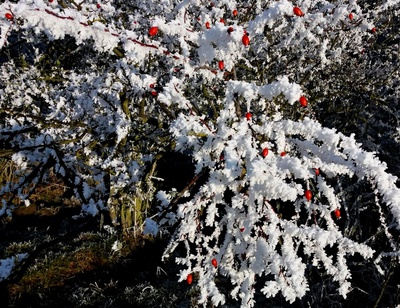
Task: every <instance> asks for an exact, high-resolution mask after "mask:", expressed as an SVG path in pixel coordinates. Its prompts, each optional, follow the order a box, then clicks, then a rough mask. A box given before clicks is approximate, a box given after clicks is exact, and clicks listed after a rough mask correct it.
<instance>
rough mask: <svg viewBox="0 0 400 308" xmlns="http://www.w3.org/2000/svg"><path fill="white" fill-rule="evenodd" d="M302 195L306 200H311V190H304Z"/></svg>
mask: <svg viewBox="0 0 400 308" xmlns="http://www.w3.org/2000/svg"><path fill="white" fill-rule="evenodd" d="M304 196H305V197H306V199H307V200H308V201H310V200H311V198H312V192H311V190H308V189H307V190H306V192H305V193H304Z"/></svg>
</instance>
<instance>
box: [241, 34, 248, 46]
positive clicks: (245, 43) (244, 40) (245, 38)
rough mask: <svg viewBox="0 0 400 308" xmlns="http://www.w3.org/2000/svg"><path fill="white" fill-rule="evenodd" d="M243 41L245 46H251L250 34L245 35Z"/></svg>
mask: <svg viewBox="0 0 400 308" xmlns="http://www.w3.org/2000/svg"><path fill="white" fill-rule="evenodd" d="M242 43H243V45H244V46H249V45H250V38H249V36H248V34H245V35H243V37H242Z"/></svg>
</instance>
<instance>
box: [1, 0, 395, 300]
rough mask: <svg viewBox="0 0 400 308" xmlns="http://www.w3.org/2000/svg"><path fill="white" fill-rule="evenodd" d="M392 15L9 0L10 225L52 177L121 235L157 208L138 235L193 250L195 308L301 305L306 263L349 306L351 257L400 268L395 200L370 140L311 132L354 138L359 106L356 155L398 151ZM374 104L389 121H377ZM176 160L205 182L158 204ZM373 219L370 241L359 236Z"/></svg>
mask: <svg viewBox="0 0 400 308" xmlns="http://www.w3.org/2000/svg"><path fill="white" fill-rule="evenodd" d="M399 9H400V5H399V2H398V1H396V0H391V1H381V2H379V3H370V2H368V1H316V0H305V1H300V2H296V3H294V2H289V1H287V0H278V1H261V0H255V1H252V2H247V1H239V0H237V1H234V0H221V1H219V0H217V1H213V2H209V1H204V0H188V1H117V0H110V1H106V2H104V3H103V2H99V3H97V2H94V1H83V2H81V3H77V2H74V1H71V2H69V1H65V2H64V1H47V0H35V1H32V0H22V1H18V2H15V1H6V2H3V3H2V4H1V5H0V18H1V21H0V30H1V33H0V48H1V50H2V54H1V63H2V65H1V68H0V75H1V81H0V95H1V100H0V104H1V105H0V115H1V120H0V151H1V157H3V158H7V159H11V160H12V161H13V162H14V163H15V164H16V165H18V166H19V167H18V171H17V174H16V175H15V177H13V179H12V180H10V181H6V182H5V183H2V187H1V188H0V195H1V196H2V204H1V207H0V215H8V216H10V217H11V216H12V211H13V210H14V209H15V208H16V207H17V206H20V204H23V206H29V204H30V203H31V200H30V199H31V198H30V197H31V196H32V194H33V193H34V192H35V189H36V188H37V187H38V185H40V184H42V183H46V181H47V180H48V178H49V174H50V173H51V174H56V175H57V176H58V177H59V178H60V179H62V181H63V182H64V184H65V185H66V186H68V187H69V188H70V189H71V191H72V195H74V196H75V197H76V198H77V199H78V200H79V202H80V203H81V205H82V211H83V213H89V214H92V215H96V214H97V213H98V212H99V211H107V210H108V211H109V212H110V216H111V218H112V219H113V220H114V222H115V223H116V224H117V220H118V219H119V218H118V216H123V217H124V218H123V219H121V221H120V223H121V224H122V225H123V227H124V226H125V227H129V226H130V225H129V224H127V219H128V218H127V217H130V216H127V215H126V214H125V212H124V209H125V208H131V209H132V210H133V211H134V212H135V215H134V216H135V217H138V216H139V214H138V213H137V212H138V211H143V207H144V204H147V203H146V202H149V203H153V205H156V203H157V202H158V205H159V206H160V207H159V209H160V215H159V218H160V219H159V220H160V221H159V225H156V224H155V222H154V221H153V220H151V219H150V218H147V219H146V218H143V217H142V219H141V220H140V221H139V222H140V223H144V225H145V231H146V233H148V234H155V233H157V232H158V231H159V230H160V231H162V230H165V229H168V230H171V232H172V239H171V244H170V245H169V246H168V248H167V250H166V252H165V257H167V256H170V255H172V253H176V252H174V250H175V249H176V248H177V247H180V248H182V249H183V250H184V251H186V255H181V256H178V258H177V259H176V260H177V262H178V263H179V264H181V265H182V267H183V269H182V271H181V274H180V277H179V279H180V280H181V281H184V280H187V282H190V284H191V283H192V282H193V283H194V284H196V285H197V286H198V287H199V288H200V297H199V302H200V303H204V304H207V302H208V301H210V300H211V301H212V302H213V304H215V305H218V304H222V303H224V302H225V301H226V298H227V297H232V298H235V299H237V300H239V301H240V302H241V304H242V306H244V307H246V306H254V305H255V294H256V292H260V291H261V292H262V293H263V294H264V295H265V297H267V298H269V297H275V296H280V295H282V296H283V298H284V299H285V300H287V301H288V302H291V303H292V302H294V301H295V300H296V299H298V298H302V297H303V296H305V295H306V294H307V292H308V291H309V290H310V284H311V283H312V281H310V279H311V278H312V277H311V276H310V274H309V271H310V267H313V268H317V269H319V270H320V271H323V272H325V273H326V274H327V275H328V276H330V277H331V280H332V283H333V284H334V285H335V286H336V289H337V292H338V293H339V294H341V295H342V296H343V297H346V296H347V294H348V293H349V292H350V291H351V277H352V273H351V268H350V267H351V266H350V265H351V264H350V263H351V262H350V261H349V260H350V259H351V257H353V255H356V256H357V257H359V258H361V259H362V260H375V263H376V266H377V269H378V271H379V272H380V273H381V274H383V275H385V274H386V271H387V268H386V267H385V263H384V262H383V261H384V260H387V259H390V260H391V261H393V262H394V263H396V264H397V263H398V256H399V254H400V251H399V247H398V240H397V237H396V236H397V235H396V234H397V233H396V232H398V230H399V229H400V191H399V188H398V187H397V186H396V182H397V178H396V177H395V176H393V175H391V174H389V173H387V171H386V169H387V168H386V164H385V163H382V162H381V161H380V160H379V159H378V156H377V153H372V152H367V151H364V150H363V149H362V145H361V144H360V143H359V139H357V141H356V139H355V138H359V137H360V136H357V134H356V135H350V137H349V134H347V133H348V132H349V131H346V134H345V133H343V132H338V131H337V130H335V129H333V128H327V127H323V126H322V125H321V124H320V123H319V121H317V119H319V120H320V121H321V122H325V123H327V124H332V125H335V124H337V123H338V122H339V124H338V125H339V126H342V127H344V128H346V127H348V124H349V123H359V122H360V121H358V119H357V116H354V115H355V114H356V113H355V112H354V111H353V109H354V110H362V111H363V112H362V113H359V115H358V117H359V118H360V119H361V120H362V122H363V127H362V129H361V131H360V133H361V136H362V137H363V140H362V141H365V142H366V143H370V144H373V146H371V147H372V148H378V146H377V145H376V144H377V143H378V142H379V139H380V136H382V135H384V136H385V138H386V139H388V140H392V141H391V143H390V147H397V148H398V147H399V143H398V127H399V117H398V110H397V109H396V108H392V106H393V105H394V104H396V100H398V97H399V96H400V83H399V70H398V68H399V57H398V56H399V50H398V46H399V45H398V44H399V43H398V33H399V18H400V17H399V13H398V12H399ZM396 35H397V37H396ZM382 42H385V44H383V43H382ZM381 107H382V109H384V110H385V111H386V112H387V113H388V114H390V113H392V111H393V109H394V113H392V114H391V115H392V117H393V119H390V122H389V120H388V122H387V123H383V122H382V121H384V120H382V119H381V118H380V117H379V114H378V115H376V117H377V118H379V119H380V122H379V123H373V124H371V125H370V124H368V123H370V122H371V121H368V119H365V117H367V116H370V115H371V114H373V112H375V110H376V109H377V108H381ZM332 114H333V116H332ZM350 115H352V116H351V117H350ZM346 116H347V117H348V120H349V121H346V119H345V117H346ZM353 116H354V117H355V119H353ZM332 117H333V120H332ZM357 121H358V122H357ZM340 123H342V124H340ZM365 123H367V124H365ZM352 125H354V126H357V124H352ZM383 127H384V128H385V131H384V132H380V133H379V134H378V133H377V134H375V135H373V134H372V133H371V131H372V132H374V131H376V130H379V129H380V128H383ZM172 150H175V151H179V152H181V153H183V154H184V155H187V156H189V157H191V158H192V160H193V164H194V166H195V176H194V178H193V180H192V181H191V182H190V183H188V185H187V186H186V187H185V188H184V189H183V190H182V191H178V192H177V191H176V190H174V189H172V190H160V191H158V192H157V185H159V181H160V180H162V179H159V178H157V174H156V173H157V172H156V170H157V161H158V160H159V159H160V157H162V155H163V153H164V152H169V151H172ZM379 154H381V155H383V156H384V157H389V156H390V155H388V154H390V153H388V151H386V150H382V152H381V153H379ZM397 161H398V159H397V160H396V158H393V162H394V163H393V164H392V166H393V165H396V162H397ZM392 169H393V170H397V169H396V167H393V168H392ZM178 174H182V171H180V173H178V171H177V176H179V175H178ZM157 181H158V182H157ZM363 212H367V213H373V214H374V215H372V216H371V217H370V219H374V220H376V222H375V223H376V224H377V227H371V228H369V227H367V226H363V223H367V222H366V221H363V217H364V219H365V216H363ZM140 214H141V213H140ZM135 222H137V220H135ZM171 225H172V226H173V227H168V226H171ZM150 229H151V230H150ZM149 230H150V231H149ZM377 234H379V236H377ZM381 234H383V236H382V235H381ZM179 251H181V250H179ZM188 277H190V279H189V278H188ZM221 279H223V280H227V281H228V285H230V286H231V287H232V288H231V289H230V290H229V291H227V290H226V287H221V285H220V283H219V282H220V281H221ZM257 288H258V289H257Z"/></svg>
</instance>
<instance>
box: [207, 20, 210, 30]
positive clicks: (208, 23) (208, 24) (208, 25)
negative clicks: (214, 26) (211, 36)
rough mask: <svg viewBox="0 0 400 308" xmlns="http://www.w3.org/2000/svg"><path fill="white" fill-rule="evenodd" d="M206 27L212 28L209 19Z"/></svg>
mask: <svg viewBox="0 0 400 308" xmlns="http://www.w3.org/2000/svg"><path fill="white" fill-rule="evenodd" d="M206 28H207V29H210V28H211V26H210V22H208V21H207V22H206Z"/></svg>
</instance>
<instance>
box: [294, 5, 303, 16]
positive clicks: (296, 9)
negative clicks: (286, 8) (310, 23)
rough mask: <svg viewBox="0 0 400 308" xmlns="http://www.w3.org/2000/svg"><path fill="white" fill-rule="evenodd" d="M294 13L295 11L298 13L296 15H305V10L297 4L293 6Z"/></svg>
mask: <svg viewBox="0 0 400 308" xmlns="http://www.w3.org/2000/svg"><path fill="white" fill-rule="evenodd" d="M293 13H294V15H296V16H304V13H303V11H302V10H301V9H300V8H299V7H298V6H295V7H294V8H293Z"/></svg>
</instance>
